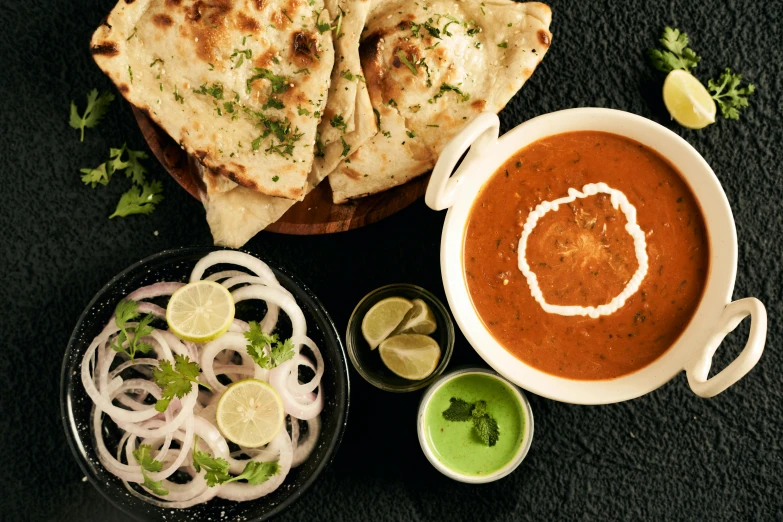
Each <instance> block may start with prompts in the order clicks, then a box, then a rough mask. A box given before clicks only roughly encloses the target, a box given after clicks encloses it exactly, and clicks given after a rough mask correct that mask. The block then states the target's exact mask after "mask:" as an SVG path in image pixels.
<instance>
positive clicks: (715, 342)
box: [426, 108, 767, 404]
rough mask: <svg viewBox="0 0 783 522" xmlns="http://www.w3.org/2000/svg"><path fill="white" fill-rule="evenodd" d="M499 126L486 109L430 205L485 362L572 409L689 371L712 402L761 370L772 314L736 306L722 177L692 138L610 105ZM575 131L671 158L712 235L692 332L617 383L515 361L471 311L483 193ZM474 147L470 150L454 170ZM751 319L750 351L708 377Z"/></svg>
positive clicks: (457, 314) (452, 302)
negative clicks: (506, 168) (521, 157)
mask: <svg viewBox="0 0 783 522" xmlns="http://www.w3.org/2000/svg"><path fill="white" fill-rule="evenodd" d="M499 128H500V122H499V120H498V117H497V116H496V115H495V114H493V113H483V114H481V115H479V116H478V117H477V118H476V119H475V120H473V121H472V122H471V123H470V124H469V125H468V126H467V127H466V128H465V129H464V130H463V131H462V132H460V134H459V135H457V136H456V137H455V138H454V139H453V140H452V141H451V142H450V143H449V144H448V145H447V146H446V148H445V149H444V150H443V152H442V153H441V156H440V159H439V160H438V163H437V165H436V166H435V169H434V170H433V173H432V178H431V180H430V183H429V186H428V187H427V194H426V202H427V205H428V206H429V207H430V208H432V209H433V210H444V209H448V214H447V215H446V221H445V224H444V226H443V235H442V237H441V254H440V259H441V272H442V276H443V285H444V287H445V289H446V295H447V297H448V302H449V306H450V307H451V311H452V313H453V314H454V318H455V319H456V321H457V324H458V325H459V328H460V329H461V330H462V333H463V334H464V335H465V337H466V338H467V339H468V341H469V342H470V344H471V345H472V346H473V348H474V349H475V350H476V351H477V352H478V354H479V355H480V356H481V357H482V358H483V359H484V360H485V361H486V362H487V364H489V365H490V366H491V367H492V368H494V369H495V370H496V371H497V372H498V373H500V374H501V375H503V376H504V377H506V378H507V379H508V380H510V381H511V382H513V383H515V384H517V385H519V386H520V387H522V388H524V389H526V390H530V391H531V392H533V393H535V394H537V395H541V396H544V397H548V398H550V399H554V400H557V401H562V402H569V403H574V404H608V403H613V402H620V401H625V400H629V399H634V398H636V397H639V396H641V395H644V394H646V393H649V392H651V391H652V390H655V389H656V388H658V387H660V386H662V385H663V384H664V383H666V382H668V381H669V380H671V379H672V378H673V377H674V376H675V375H677V373H679V372H680V371H683V370H684V371H685V372H686V374H687V376H688V384H689V385H690V387H691V389H692V390H693V392H694V393H696V394H697V395H699V396H701V397H712V396H714V395H717V394H718V393H720V392H722V391H723V390H725V389H726V388H728V387H729V386H731V385H732V384H734V383H735V382H737V381H738V380H739V379H741V378H742V377H743V376H745V374H747V373H748V372H749V371H750V370H751V368H753V366H755V365H756V363H757V362H758V360H759V358H760V357H761V353H762V352H763V350H764V343H765V341H766V336H767V314H766V310H765V309H764V305H763V304H762V303H761V302H760V301H759V300H757V299H755V298H746V299H740V300H738V301H734V302H732V301H731V296H732V292H733V290H734V279H735V276H736V272H737V231H736V228H735V226H734V218H733V216H732V214H731V207H729V202H728V200H727V199H726V194H725V193H724V192H723V189H722V188H721V185H720V182H719V181H718V178H717V177H716V176H715V173H714V172H713V171H712V169H711V168H710V166H709V165H708V164H707V162H706V161H705V160H704V158H702V157H701V155H700V154H699V153H698V152H696V150H695V149H694V148H693V147H691V145H690V144H688V142H686V141H685V140H683V139H682V138H680V137H679V136H677V135H676V134H675V133H673V132H671V131H670V130H668V129H666V128H665V127H663V126H661V125H658V124H657V123H655V122H652V121H650V120H647V119H645V118H642V117H640V116H636V115H634V114H630V113H627V112H622V111H617V110H612V109H598V108H583V109H569V110H564V111H559V112H553V113H550V114H545V115H543V116H539V117H537V118H533V119H532V120H529V121H527V122H525V123H523V124H521V125H519V126H518V127H516V128H514V129H513V130H511V131H509V132H508V133H506V134H505V135H503V136H502V137H500V138H498V133H499ZM572 131H601V132H610V133H613V134H618V135H620V136H625V137H627V138H630V139H633V140H636V141H638V142H640V143H642V144H644V145H646V146H647V147H649V148H651V149H653V150H655V151H657V152H658V154H660V155H661V156H663V157H665V158H666V159H668V160H669V161H670V162H671V163H672V164H673V165H674V166H675V167H676V168H677V170H678V171H679V172H680V173H681V175H682V176H683V177H684V178H685V181H687V183H688V185H689V186H690V188H691V190H692V191H693V193H694V195H695V196H696V199H697V201H698V202H699V205H700V206H701V209H702V212H703V214H704V219H705V223H706V225H707V232H708V236H709V242H710V273H709V276H708V278H707V284H706V287H705V290H704V295H703V297H702V300H701V302H700V304H699V306H698V308H697V310H696V313H695V314H694V316H693V318H692V320H691V321H690V323H689V324H688V326H687V328H686V329H685V330H684V331H683V333H682V334H681V335H680V337H679V338H678V339H677V341H676V342H675V343H674V345H673V346H672V347H671V348H669V350H667V351H666V352H665V353H664V354H663V355H661V356H660V357H659V358H658V359H656V360H655V361H653V362H652V363H651V364H649V365H647V366H645V367H644V368H641V369H640V370H637V371H635V372H633V373H630V374H627V375H624V376H621V377H618V378H615V379H605V380H593V381H580V380H574V379H566V378H563V377H558V376H555V375H552V374H549V373H546V372H543V371H541V370H538V369H536V368H534V367H532V366H530V365H528V364H525V363H524V362H522V361H521V360H519V359H517V358H516V357H514V356H513V355H512V354H511V353H509V352H508V351H506V350H505V349H504V348H503V346H502V345H501V344H500V343H498V341H496V340H495V338H494V337H493V336H492V334H491V333H490V332H489V331H488V330H487V328H486V327H485V326H484V323H483V322H482V320H481V318H480V317H479V315H478V313H477V312H476V310H475V308H474V307H473V303H472V300H471V297H470V294H469V292H468V286H467V282H466V279H465V271H464V265H463V246H464V244H465V232H466V228H467V222H468V217H469V214H470V210H471V208H472V206H473V202H474V201H475V200H476V197H477V196H478V194H479V191H480V189H481V187H482V186H483V185H484V184H485V183H486V182H487V181H488V180H489V178H490V177H491V176H492V175H493V174H494V173H495V171H496V170H497V169H498V168H499V167H500V166H501V165H502V164H503V163H505V161H506V160H507V159H508V158H510V157H511V156H512V155H513V154H514V153H515V152H517V151H518V150H520V149H522V148H523V147H525V146H527V145H529V144H531V143H533V142H535V141H537V140H540V139H542V138H545V137H547V136H552V135H555V134H560V133H564V132H572ZM468 148H470V150H469V152H468V154H467V155H466V156H465V158H464V160H463V161H462V163H461V165H460V166H459V168H458V169H457V170H456V172H453V171H454V167H455V166H456V164H457V162H458V161H459V159H460V157H462V154H463V153H464V152H465V151H466V150H468ZM452 172H453V174H452ZM748 315H750V317H751V323H750V334H749V336H748V341H747V343H746V345H745V348H744V349H743V350H742V352H741V353H740V354H739V356H737V358H736V359H735V360H734V361H732V363H731V364H730V365H729V366H727V367H726V368H724V369H723V370H722V371H721V372H720V373H718V374H717V375H715V376H713V377H712V378H708V377H709V371H710V366H711V364H712V357H713V355H714V354H715V351H716V350H717V349H718V346H720V344H721V342H722V341H723V339H724V337H725V336H726V335H727V334H728V333H729V332H731V331H732V330H734V329H735V328H736V327H737V325H738V324H739V323H740V322H741V321H742V319H744V318H745V317H747V316H748Z"/></svg>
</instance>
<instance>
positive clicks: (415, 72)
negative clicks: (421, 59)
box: [397, 50, 419, 76]
mask: <svg viewBox="0 0 783 522" xmlns="http://www.w3.org/2000/svg"><path fill="white" fill-rule="evenodd" d="M397 58H399V60H400V61H401V62H402V63H403V64H405V66H406V67H407V68H408V69H410V71H411V73H413V75H414V76H418V75H419V71H418V70H416V66H415V65H413V64H412V63H411V62H410V60H408V57H407V56H405V53H403V52H402V50H399V51H397Z"/></svg>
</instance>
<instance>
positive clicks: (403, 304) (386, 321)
mask: <svg viewBox="0 0 783 522" xmlns="http://www.w3.org/2000/svg"><path fill="white" fill-rule="evenodd" d="M411 308H413V303H411V302H410V301H408V300H407V299H403V298H402V297H388V298H386V299H384V300H382V301H378V302H377V303H375V305H374V306H373V307H372V308H370V311H369V312H367V314H366V315H365V316H364V319H362V335H363V336H364V340H365V341H367V344H369V345H370V349H372V350H375V348H377V347H378V345H379V344H380V343H381V341H383V340H384V339H386V338H387V337H388V336H389V334H391V333H392V332H393V331H394V329H395V328H397V326H399V324H400V323H401V322H402V320H403V319H405V314H407V313H408V311H409V310H410V309H411Z"/></svg>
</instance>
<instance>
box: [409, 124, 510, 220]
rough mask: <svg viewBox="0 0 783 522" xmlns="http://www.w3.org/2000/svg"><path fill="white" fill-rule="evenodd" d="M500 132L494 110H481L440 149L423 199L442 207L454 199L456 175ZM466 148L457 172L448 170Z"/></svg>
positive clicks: (452, 168) (428, 204)
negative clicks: (465, 154) (466, 152)
mask: <svg viewBox="0 0 783 522" xmlns="http://www.w3.org/2000/svg"><path fill="white" fill-rule="evenodd" d="M499 133H500V120H499V119H498V116H497V114H495V113H494V112H482V113H481V114H479V115H478V116H477V117H476V118H475V119H474V120H473V121H471V122H470V123H468V126H467V127H465V128H464V129H462V131H460V133H459V134H457V135H456V136H455V137H454V138H453V139H452V140H451V141H450V142H449V143H448V144H447V145H446V147H445V148H444V149H443V152H441V153H440V158H438V162H437V163H436V164H435V168H434V169H433V170H432V176H431V177H430V182H429V184H428V185H427V193H426V195H425V196H424V201H425V202H426V203H427V206H428V207H430V208H431V209H432V210H444V209H447V208H449V207H450V206H451V205H452V204H453V203H454V198H455V195H456V193H457V186H458V185H459V182H460V179H461V178H462V176H464V175H465V173H466V172H468V171H469V170H470V167H471V166H472V164H473V163H474V162H475V161H476V160H477V159H478V158H479V157H480V156H481V151H482V149H484V148H486V147H488V146H489V145H492V144H494V143H495V142H496V141H497V139H498V134H499ZM468 148H470V152H468V155H467V156H465V159H464V160H463V161H462V164H461V165H460V167H459V168H458V169H457V172H455V173H454V175H453V176H452V171H453V170H454V167H455V166H456V165H457V162H458V161H459V159H460V158H461V157H462V154H464V152H465V151H466V150H467V149H468Z"/></svg>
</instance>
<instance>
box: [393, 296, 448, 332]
mask: <svg viewBox="0 0 783 522" xmlns="http://www.w3.org/2000/svg"><path fill="white" fill-rule="evenodd" d="M411 302H412V303H413V308H411V309H410V311H409V312H408V313H407V314H405V319H403V321H402V323H400V325H399V326H398V327H397V328H396V329H395V330H394V332H393V333H395V334H396V333H417V334H425V335H429V334H431V333H433V332H435V330H436V329H437V328H438V324H437V323H436V322H435V315H434V314H433V313H432V310H430V307H429V306H427V303H425V302H424V301H423V300H421V299H414V300H413V301H411Z"/></svg>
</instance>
